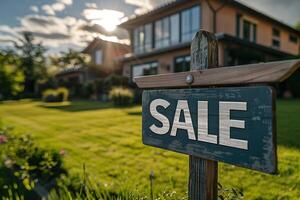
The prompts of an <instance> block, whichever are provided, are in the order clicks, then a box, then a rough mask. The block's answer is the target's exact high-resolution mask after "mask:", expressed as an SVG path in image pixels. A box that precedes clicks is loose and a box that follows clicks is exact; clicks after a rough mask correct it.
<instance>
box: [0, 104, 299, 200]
mask: <svg viewBox="0 0 300 200" xmlns="http://www.w3.org/2000/svg"><path fill="white" fill-rule="evenodd" d="M299 113H300V100H290V101H282V100H281V101H278V103H277V115H278V136H277V138H278V158H279V174H278V175H275V176H274V175H266V174H263V173H260V172H255V171H251V170H248V169H243V168H239V167H234V166H231V165H227V164H221V163H220V165H219V166H220V167H219V182H221V183H222V185H224V186H226V187H236V188H241V189H242V190H243V192H244V194H245V199H257V200H258V199H293V200H294V199H300V172H299V171H300V118H299ZM0 118H1V119H2V121H3V122H4V124H7V125H12V126H14V127H15V129H16V131H18V132H20V133H21V132H26V133H31V134H32V136H33V137H34V138H35V139H36V140H37V141H38V142H39V143H40V145H41V146H45V147H52V148H57V149H63V150H65V151H66V152H67V153H66V156H65V164H66V167H67V168H68V169H70V170H71V172H72V173H74V174H77V173H82V165H83V163H85V164H86V167H87V171H88V173H89V174H90V178H92V179H94V180H95V181H98V182H101V183H102V184H103V185H105V186H106V187H108V188H118V189H119V188H127V189H130V190H132V191H136V192H139V193H145V194H149V174H150V172H151V171H152V170H153V171H154V174H155V179H154V191H155V193H159V192H162V191H165V190H167V191H176V192H177V193H178V194H180V195H182V196H184V195H186V190H187V179H188V169H187V167H188V157H187V156H185V155H181V154H178V153H173V152H169V151H165V150H160V149H157V148H152V147H148V146H145V145H143V144H142V141H141V107H140V106H135V107H128V108H114V107H112V106H111V104H104V103H97V102H84V101H78V102H72V103H63V104H45V103H42V102H36V101H29V100H27V101H15V102H13V101H12V102H4V103H1V104H0Z"/></svg>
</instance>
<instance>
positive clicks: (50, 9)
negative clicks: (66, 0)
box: [42, 4, 55, 15]
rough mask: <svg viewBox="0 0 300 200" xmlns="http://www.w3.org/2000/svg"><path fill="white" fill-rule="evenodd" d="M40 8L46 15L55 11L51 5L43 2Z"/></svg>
mask: <svg viewBox="0 0 300 200" xmlns="http://www.w3.org/2000/svg"><path fill="white" fill-rule="evenodd" d="M42 10H43V11H45V13H46V14H48V15H55V11H54V10H53V8H52V6H51V5H48V4H45V5H43V6H42Z"/></svg>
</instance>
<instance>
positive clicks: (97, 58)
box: [94, 49, 104, 65]
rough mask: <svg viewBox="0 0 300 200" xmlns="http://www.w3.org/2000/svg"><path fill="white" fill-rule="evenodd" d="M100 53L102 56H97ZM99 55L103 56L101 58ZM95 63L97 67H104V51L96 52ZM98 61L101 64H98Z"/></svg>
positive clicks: (98, 50) (97, 50)
mask: <svg viewBox="0 0 300 200" xmlns="http://www.w3.org/2000/svg"><path fill="white" fill-rule="evenodd" d="M98 52H100V54H97V53H98ZM99 55H101V56H100V57H99ZM94 61H95V65H103V61H104V56H103V50H102V49H96V51H95V52H94ZM98 61H100V62H99V63H98Z"/></svg>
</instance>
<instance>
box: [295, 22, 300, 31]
mask: <svg viewBox="0 0 300 200" xmlns="http://www.w3.org/2000/svg"><path fill="white" fill-rule="evenodd" d="M295 28H296V29H297V30H298V31H300V21H299V22H297V23H296V25H295Z"/></svg>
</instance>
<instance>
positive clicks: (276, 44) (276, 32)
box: [272, 28, 280, 48]
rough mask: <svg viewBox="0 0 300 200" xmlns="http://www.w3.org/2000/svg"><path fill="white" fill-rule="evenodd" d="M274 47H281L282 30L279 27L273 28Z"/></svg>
mask: <svg viewBox="0 0 300 200" xmlns="http://www.w3.org/2000/svg"><path fill="white" fill-rule="evenodd" d="M272 35H273V37H272V47H275V48H279V47H280V30H279V29H277V28H273V29H272Z"/></svg>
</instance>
